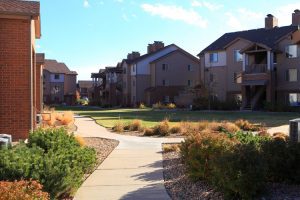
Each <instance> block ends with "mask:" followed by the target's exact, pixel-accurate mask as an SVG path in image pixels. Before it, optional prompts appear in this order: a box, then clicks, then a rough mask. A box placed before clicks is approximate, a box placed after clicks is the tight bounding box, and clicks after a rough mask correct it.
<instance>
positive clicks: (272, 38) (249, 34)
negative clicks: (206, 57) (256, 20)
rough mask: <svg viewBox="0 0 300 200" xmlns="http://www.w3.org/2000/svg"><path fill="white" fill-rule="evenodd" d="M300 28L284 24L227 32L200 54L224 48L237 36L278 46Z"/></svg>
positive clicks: (272, 47) (270, 45) (269, 45)
mask: <svg viewBox="0 0 300 200" xmlns="http://www.w3.org/2000/svg"><path fill="white" fill-rule="evenodd" d="M297 30H299V27H298V26H292V25H291V26H283V27H275V28H273V29H265V28H260V29H252V30H246V31H238V32H232V33H225V34H224V35H222V36H221V37H220V38H219V39H217V40H216V41H214V42H213V43H211V44H210V45H209V46H208V47H206V48H205V49H204V50H202V51H201V52H200V53H199V54H198V56H199V55H201V54H203V53H204V52H207V51H218V50H224V49H225V48H226V46H227V45H228V44H229V43H231V42H232V41H234V40H235V39H237V38H242V39H245V40H249V41H251V42H253V43H259V44H263V45H266V46H268V47H269V48H271V49H274V48H275V47H276V44H277V42H278V41H279V40H280V39H281V38H283V37H284V36H286V35H288V34H290V33H293V32H295V31H297Z"/></svg>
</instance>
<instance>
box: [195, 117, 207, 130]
mask: <svg viewBox="0 0 300 200" xmlns="http://www.w3.org/2000/svg"><path fill="white" fill-rule="evenodd" d="M208 125H209V121H207V120H204V121H200V122H199V123H198V124H197V126H198V130H199V131H203V130H204V129H207V127H208Z"/></svg>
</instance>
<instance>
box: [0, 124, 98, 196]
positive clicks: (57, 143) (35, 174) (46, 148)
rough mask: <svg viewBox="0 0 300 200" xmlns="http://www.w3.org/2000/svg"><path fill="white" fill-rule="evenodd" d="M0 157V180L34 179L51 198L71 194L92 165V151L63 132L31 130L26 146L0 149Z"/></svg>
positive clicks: (94, 156)
mask: <svg viewBox="0 0 300 200" xmlns="http://www.w3.org/2000/svg"><path fill="white" fill-rule="evenodd" d="M0 157H1V159H0V180H11V181H12V180H20V179H34V180H38V181H39V182H40V183H41V184H42V185H43V186H44V189H45V191H47V192H48V193H49V194H50V195H51V197H52V198H58V197H62V196H65V195H70V194H72V193H73V192H74V191H75V190H76V189H77V188H78V187H79V186H80V184H81V183H82V179H83V176H84V174H85V173H88V172H89V171H90V170H92V168H93V167H94V164H95V163H96V152H95V150H94V149H91V148H88V147H80V145H79V144H78V142H77V141H76V139H75V138H74V136H73V135H68V134H67V132H66V130H64V129H56V130H53V129H47V130H37V131H34V132H32V133H30V136H29V143H28V145H27V146H26V145H25V144H20V145H17V146H16V147H13V148H12V149H3V150H0Z"/></svg>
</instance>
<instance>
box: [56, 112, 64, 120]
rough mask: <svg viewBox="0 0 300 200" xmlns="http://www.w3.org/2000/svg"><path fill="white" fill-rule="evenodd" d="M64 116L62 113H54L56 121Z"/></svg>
mask: <svg viewBox="0 0 300 200" xmlns="http://www.w3.org/2000/svg"><path fill="white" fill-rule="evenodd" d="M63 118H64V114H63V113H55V119H56V120H58V121H62V120H63Z"/></svg>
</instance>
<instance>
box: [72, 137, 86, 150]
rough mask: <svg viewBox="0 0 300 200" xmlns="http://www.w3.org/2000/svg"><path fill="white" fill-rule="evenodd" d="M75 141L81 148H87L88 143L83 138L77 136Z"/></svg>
mask: <svg viewBox="0 0 300 200" xmlns="http://www.w3.org/2000/svg"><path fill="white" fill-rule="evenodd" d="M75 139H76V141H77V142H78V144H79V145H80V146H81V147H83V146H86V142H85V140H84V139H83V138H82V137H81V136H79V135H76V136H75Z"/></svg>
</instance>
